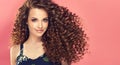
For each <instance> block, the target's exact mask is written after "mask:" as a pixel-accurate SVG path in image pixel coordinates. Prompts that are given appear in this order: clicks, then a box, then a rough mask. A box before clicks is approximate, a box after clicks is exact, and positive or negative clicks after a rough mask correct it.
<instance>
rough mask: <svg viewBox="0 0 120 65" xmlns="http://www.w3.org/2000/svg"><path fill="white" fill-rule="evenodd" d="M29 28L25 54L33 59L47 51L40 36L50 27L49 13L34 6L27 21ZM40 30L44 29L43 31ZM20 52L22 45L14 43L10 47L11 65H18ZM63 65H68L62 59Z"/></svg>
mask: <svg viewBox="0 0 120 65" xmlns="http://www.w3.org/2000/svg"><path fill="white" fill-rule="evenodd" d="M26 24H27V25H28V29H29V32H30V33H29V38H28V40H26V41H25V42H24V48H23V50H24V51H23V55H25V56H27V57H28V58H31V59H33V60H35V59H37V58H38V57H39V56H41V55H43V54H44V53H45V50H44V49H43V48H44V47H43V46H42V44H43V42H41V40H40V38H41V36H42V35H43V34H44V32H45V31H46V30H47V27H48V24H49V22H48V14H47V12H46V11H45V10H44V9H38V8H32V9H30V12H29V15H28V21H27V22H26ZM39 30H43V31H42V32H41V31H39ZM19 54H20V45H14V46H12V47H11V49H10V62H11V65H16V58H17V56H18V55H19ZM61 62H62V65H67V63H66V62H65V61H61Z"/></svg>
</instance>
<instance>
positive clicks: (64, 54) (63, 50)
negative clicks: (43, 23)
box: [12, 0, 87, 65]
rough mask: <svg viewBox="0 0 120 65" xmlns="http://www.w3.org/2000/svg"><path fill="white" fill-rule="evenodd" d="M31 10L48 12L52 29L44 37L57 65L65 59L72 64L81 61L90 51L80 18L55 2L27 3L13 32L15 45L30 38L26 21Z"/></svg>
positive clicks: (17, 19) (49, 27) (43, 40)
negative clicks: (86, 52) (37, 9)
mask: <svg viewBox="0 0 120 65" xmlns="http://www.w3.org/2000/svg"><path fill="white" fill-rule="evenodd" d="M31 8H39V9H41V8H42V9H44V10H45V11H46V12H47V13H48V17H49V24H48V29H47V30H46V32H45V33H44V34H43V36H42V38H41V40H42V42H43V43H44V44H43V45H44V47H45V48H46V51H47V52H46V55H47V57H48V58H49V59H50V60H51V61H53V62H60V61H62V60H63V59H64V60H65V61H67V62H68V63H69V65H71V62H73V61H74V62H76V61H77V60H80V59H81V58H82V57H83V55H84V54H85V51H86V50H87V48H86V45H87V36H86V34H85V31H84V30H83V27H82V24H81V21H80V18H79V17H78V16H77V15H76V14H75V13H72V12H70V11H69V10H68V9H67V8H66V7H63V6H59V5H58V4H56V3H54V2H53V1H51V0H27V1H26V2H25V3H24V4H23V5H22V6H21V7H20V8H19V13H18V14H17V18H16V20H15V24H14V28H13V31H12V40H13V45H18V44H22V43H24V42H25V41H26V40H27V39H28V37H29V30H28V26H27V24H26V22H27V20H28V15H29V11H30V9H31Z"/></svg>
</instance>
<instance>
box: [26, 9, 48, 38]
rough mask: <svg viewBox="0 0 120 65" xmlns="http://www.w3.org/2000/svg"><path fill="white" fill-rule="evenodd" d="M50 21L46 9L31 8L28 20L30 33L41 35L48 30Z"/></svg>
mask: <svg viewBox="0 0 120 65" xmlns="http://www.w3.org/2000/svg"><path fill="white" fill-rule="evenodd" d="M48 23H49V22H48V14H47V12H46V11H45V10H44V9H38V8H32V9H30V11H29V15H28V22H27V24H28V29H29V32H30V33H29V34H30V35H32V36H37V37H41V36H42V35H43V34H44V32H45V31H46V30H47V27H48Z"/></svg>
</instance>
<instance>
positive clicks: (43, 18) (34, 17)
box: [31, 17, 48, 19]
mask: <svg viewBox="0 0 120 65" xmlns="http://www.w3.org/2000/svg"><path fill="white" fill-rule="evenodd" d="M31 18H36V17H31ZM44 18H48V17H44ZM44 18H43V19H44Z"/></svg>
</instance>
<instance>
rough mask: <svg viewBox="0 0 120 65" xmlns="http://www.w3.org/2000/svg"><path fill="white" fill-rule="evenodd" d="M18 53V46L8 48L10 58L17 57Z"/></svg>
mask: <svg viewBox="0 0 120 65" xmlns="http://www.w3.org/2000/svg"><path fill="white" fill-rule="evenodd" d="M19 51H20V45H13V46H12V47H11V48H10V55H11V56H12V57H17V55H18V53H19Z"/></svg>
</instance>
